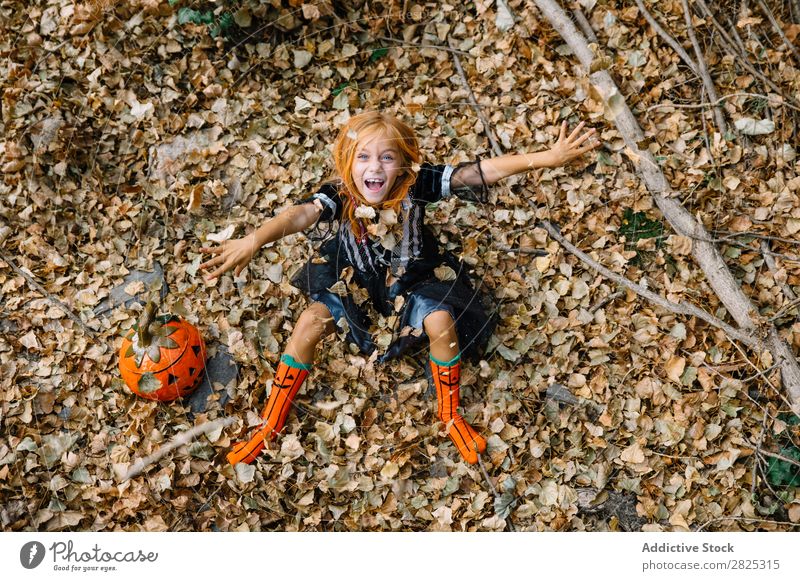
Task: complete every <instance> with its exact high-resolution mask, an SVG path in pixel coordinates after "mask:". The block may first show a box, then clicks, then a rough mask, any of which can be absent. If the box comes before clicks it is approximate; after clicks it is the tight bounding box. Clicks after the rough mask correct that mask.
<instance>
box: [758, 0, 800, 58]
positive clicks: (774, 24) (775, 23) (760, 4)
mask: <svg viewBox="0 0 800 581" xmlns="http://www.w3.org/2000/svg"><path fill="white" fill-rule="evenodd" d="M758 7H759V8H761V12H763V13H764V15H765V16H766V17H767V18H768V19H769V21H770V22H771V23H772V27H773V28H774V29H775V32H777V33H778V36H780V37H781V40H782V41H783V42H784V44H786V46H788V47H789V50H791V51H792V54H794V58H796V59H797V62H798V63H800V52H798V51H797V48H796V47H795V46H794V45H793V44H792V41H791V40H789V39H788V38H786V35H785V34H784V33H783V29H782V28H781V25H780V24H778V21H777V20H775V16H774V15H773V14H772V11H771V10H770V9H769V7H768V6H767V5H766V4H765V3H764V0H758Z"/></svg>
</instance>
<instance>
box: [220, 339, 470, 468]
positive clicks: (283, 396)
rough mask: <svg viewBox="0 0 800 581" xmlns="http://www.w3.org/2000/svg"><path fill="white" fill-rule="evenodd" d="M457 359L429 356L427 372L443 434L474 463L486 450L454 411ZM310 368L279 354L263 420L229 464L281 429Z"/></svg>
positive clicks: (251, 456) (248, 457) (247, 458)
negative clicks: (433, 389)
mask: <svg viewBox="0 0 800 581" xmlns="http://www.w3.org/2000/svg"><path fill="white" fill-rule="evenodd" d="M459 359H460V356H458V355H457V356H456V357H455V358H453V359H452V360H450V361H447V362H445V361H439V360H437V359H434V358H433V357H431V362H430V363H431V373H432V375H433V384H434V387H435V388H436V398H437V401H438V416H439V419H440V420H441V421H442V422H444V423H445V426H446V428H447V434H448V435H449V436H450V439H451V440H452V441H453V443H454V444H455V445H456V447H457V448H458V451H459V452H460V453H461V456H462V457H463V458H464V460H466V461H467V462H469V463H470V464H475V463H476V462H477V461H478V454H479V453H481V452H483V451H484V450H486V440H484V439H483V438H482V437H481V436H480V434H478V433H477V432H476V431H475V430H474V429H473V428H472V426H470V425H469V424H468V423H467V422H465V421H464V418H462V417H461V415H459V413H458V411H457V409H458V395H459V386H460V382H461V362H460V360H459ZM310 369H311V366H310V365H304V364H302V363H299V362H297V361H295V360H294V359H293V358H292V357H291V356H290V355H286V354H284V355H283V356H281V360H280V363H278V371H277V372H276V373H275V378H274V379H273V382H272V391H271V392H270V394H269V399H268V400H267V405H266V406H264V410H263V411H262V412H261V417H262V418H264V423H263V424H262V426H261V427H260V428H259V429H258V430H257V431H256V433H255V434H254V435H253V437H252V438H250V439H249V440H248V441H246V442H239V443H237V444H235V445H234V446H233V449H232V450H231V452H230V453H228V456H227V458H228V462H230V463H231V464H238V463H239V462H244V463H246V464H249V463H251V462H252V461H253V460H255V459H256V457H257V456H258V455H259V454H260V453H261V450H263V449H264V446H265V444H266V442H268V441H269V440H271V439H272V438H273V437H275V435H277V434H278V432H280V431H281V430H282V429H283V425H284V424H285V423H286V417H287V416H288V415H289V410H290V409H291V407H292V401H293V400H294V397H295V395H297V392H298V390H299V389H300V387H301V386H302V385H303V382H304V381H305V379H306V377H308V372H309V370H310Z"/></svg>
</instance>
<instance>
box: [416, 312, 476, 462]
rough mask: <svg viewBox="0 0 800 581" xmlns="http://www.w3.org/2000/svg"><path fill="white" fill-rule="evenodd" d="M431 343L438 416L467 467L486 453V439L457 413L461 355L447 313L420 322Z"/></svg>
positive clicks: (454, 328) (453, 328)
mask: <svg viewBox="0 0 800 581" xmlns="http://www.w3.org/2000/svg"><path fill="white" fill-rule="evenodd" d="M423 327H424V329H425V333H426V334H427V335H428V338H429V339H430V342H431V374H432V376H433V383H434V386H435V387H436V399H437V401H438V416H439V419H440V420H442V421H443V422H444V423H445V425H446V426H447V435H448V436H450V439H451V440H452V441H453V443H454V444H455V445H456V447H457V448H458V451H459V452H460V453H461V456H462V457H463V458H464V460H466V461H467V462H469V463H470V464H475V463H476V462H477V461H478V454H479V453H481V452H483V451H484V450H486V440H484V439H483V438H482V437H481V436H480V434H478V433H477V432H476V431H475V430H474V429H473V428H472V426H470V425H469V424H468V423H467V422H466V421H464V418H462V417H461V415H460V414H459V413H458V396H459V389H460V381H461V361H460V359H461V355H460V353H459V347H458V335H457V334H456V325H455V321H454V320H453V317H452V316H451V315H450V313H449V312H447V311H434V312H432V313H431V314H429V315H428V316H427V317H425V319H424V321H423Z"/></svg>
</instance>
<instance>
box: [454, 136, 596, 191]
mask: <svg viewBox="0 0 800 581" xmlns="http://www.w3.org/2000/svg"><path fill="white" fill-rule="evenodd" d="M583 126H584V122H583V121H581V122H580V124H578V126H577V127H576V128H575V129H573V131H572V133H570V134H569V135H567V122H566V121H564V122H563V123H562V124H561V131H560V133H559V136H558V141H557V142H556V144H555V145H554V146H553V147H551V148H550V149H548V150H547V151H540V152H537V153H519V154H513V155H501V156H499V157H492V158H489V159H485V160H482V161H481V162H480V163H481V171H483V176H484V179H485V180H486V184H487V185H492V184H494V183H497V182H499V181H500V180H502V179H503V178H507V177H508V176H512V175H514V174H518V173H523V172H526V171H530V170H532V169H535V168H538V167H558V166H560V165H565V164H567V163H569V162H570V161H572V160H573V159H575V158H577V157H580V156H581V155H583V154H584V153H586V152H588V151H591V150H592V149H594V148H595V147H597V146H598V145H600V142H599V141H597V140H596V139H590V138H591V137H592V136H593V135H594V133H595V130H594V129H590V130H589V131H585V132H583V133H581V129H583ZM464 169H467V170H468V169H471V166H467V167H465V168H464ZM480 185H481V178H480V174H479V173H478V171H477V170H476V169H475V170H473V171H458V172H456V173H455V174H453V177H452V187H454V188H459V187H464V186H466V187H479V186H480Z"/></svg>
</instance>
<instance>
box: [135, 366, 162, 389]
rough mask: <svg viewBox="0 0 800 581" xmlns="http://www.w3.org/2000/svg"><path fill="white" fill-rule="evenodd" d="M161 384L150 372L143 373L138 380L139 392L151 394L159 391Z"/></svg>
mask: <svg viewBox="0 0 800 581" xmlns="http://www.w3.org/2000/svg"><path fill="white" fill-rule="evenodd" d="M161 387H162V386H161V382H160V381H159V380H158V378H156V376H155V375H153V374H152V373H151V372H149V371H148V372H147V373H143V374H142V376H141V377H140V378H139V391H140V392H142V393H153V392H154V391H158V390H159V389H161Z"/></svg>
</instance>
